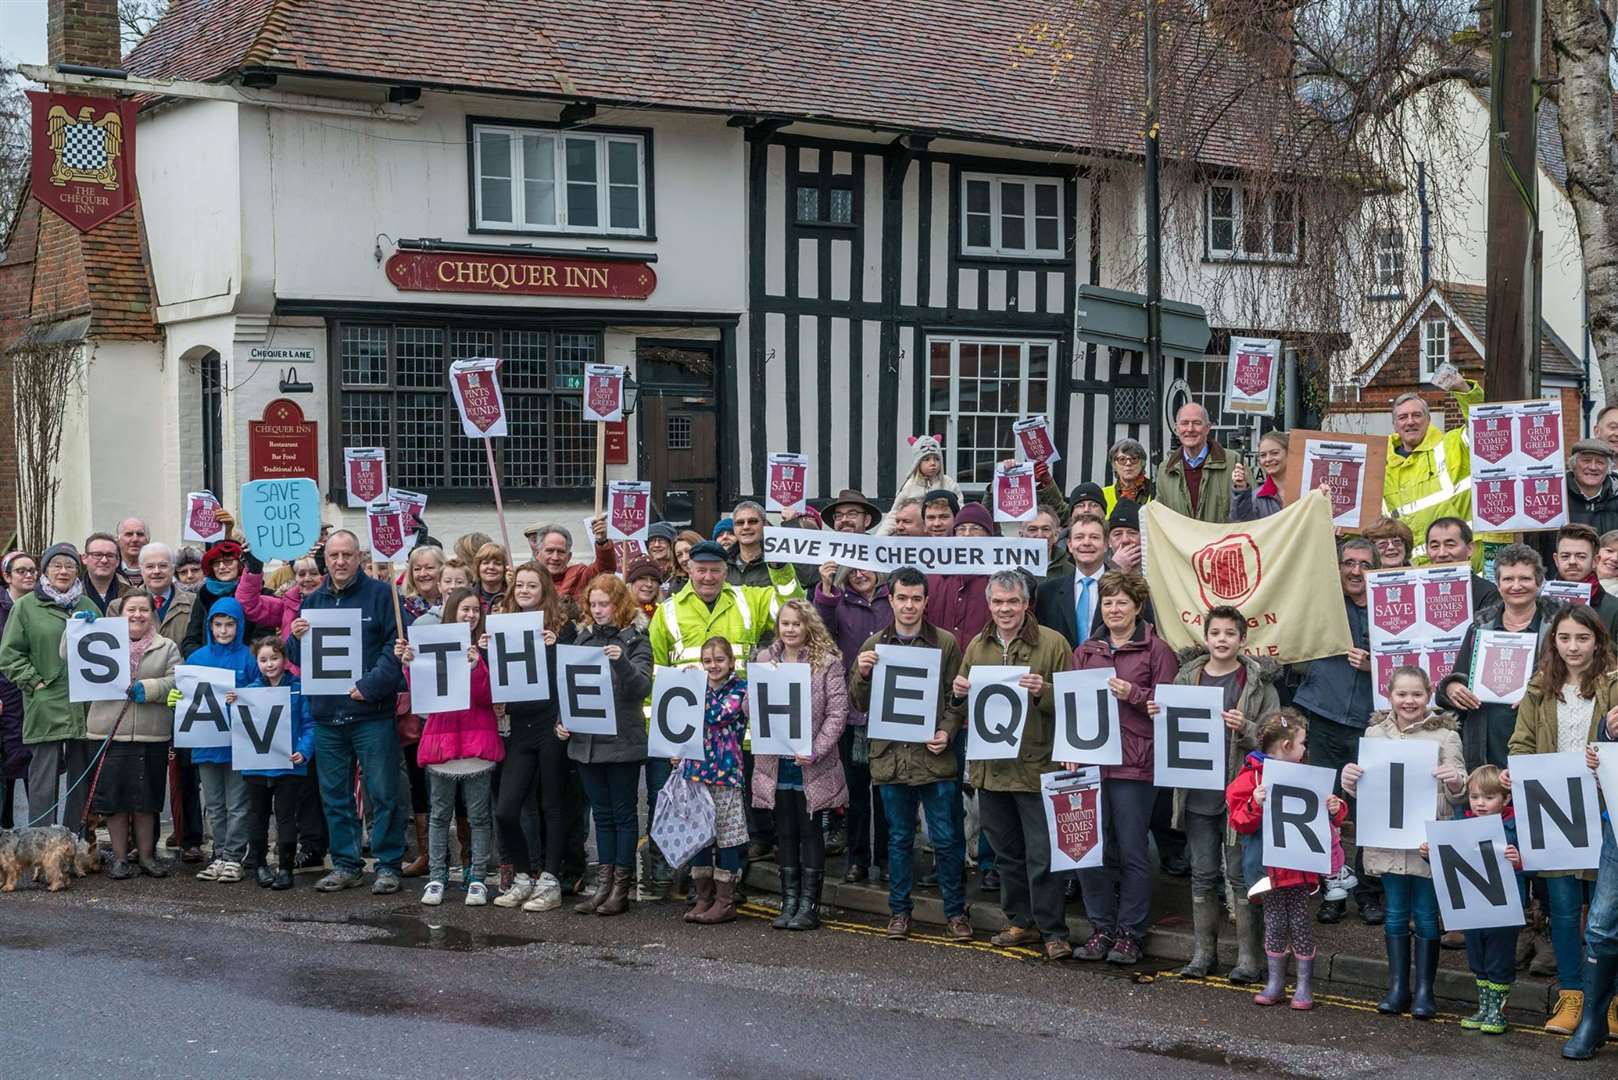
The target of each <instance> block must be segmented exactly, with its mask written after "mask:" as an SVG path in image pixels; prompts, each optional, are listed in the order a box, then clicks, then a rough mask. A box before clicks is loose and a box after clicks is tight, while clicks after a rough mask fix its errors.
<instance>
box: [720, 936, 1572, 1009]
mask: <svg viewBox="0 0 1618 1080" xmlns="http://www.w3.org/2000/svg"><path fill="white" fill-rule="evenodd" d="M736 910H737V913H738V914H741V915H745V916H747V917H748V918H752V919H774V918H775V917H776V916H777V915H779V914H780V912H779V911H777V910H775V909H773V908H767V907H764V906H762V905H760V904H743V905H741V906H740V907H738V908H737V909H736ZM820 925H821V926H823V927H825V928H826V929H827V930H835V931H837V932H839V933H843V934H855V935H858V936H860V937H878V938H884V939H885V938H887V936H888V935H887V932H886V931H885V930H882V929H880V928H878V927H875V926H871V925H869V924H866V923H857V922H849V921H847V920H846V919H827V918H822V919H821V921H820ZM906 940H908V941H916V942H921V943H923V944H927V945H942V946H945V947H946V948H951V949H967V950H970V951H972V952H980V953H988V954H990V955H991V956H1002V957H1007V958H1011V959H1032V960H1037V959H1040V956H1041V954H1040V952H1039V950H1037V949H1031V948H1027V947H1025V946H1021V945H1019V946H1015V947H1013V948H1009V949H1002V948H1000V947H998V946H995V945H991V944H989V943H988V942H987V941H956V940H955V939H954V938H950V937H946V936H944V935H942V934H936V933H923V932H918V931H916V930H914V929H912V930H911V932H910V936H909V937H908V938H907V939H906ZM1159 980H1162V981H1164V982H1172V983H1176V984H1178V985H1180V986H1188V987H1202V988H1205V989H1209V990H1225V991H1230V992H1233V993H1237V994H1246V995H1248V996H1249V997H1251V996H1252V994H1253V992H1254V987H1253V986H1250V985H1243V984H1241V983H1233V982H1231V981H1230V980H1229V979H1225V978H1222V977H1220V976H1217V975H1210V976H1208V977H1206V978H1202V979H1187V978H1184V977H1182V976H1181V975H1180V973H1179V972H1177V971H1163V972H1159V973H1157V974H1147V973H1144V972H1143V973H1140V974H1137V975H1136V976H1135V981H1136V982H1137V983H1150V982H1157V981H1159ZM1315 1004H1316V1005H1329V1006H1332V1007H1335V1008H1339V1009H1350V1010H1353V1011H1354V1012H1362V1013H1373V1014H1376V1015H1381V1014H1380V1013H1377V1010H1376V1006H1375V1005H1373V1004H1371V1003H1370V1002H1366V1001H1361V1000H1359V999H1357V998H1351V997H1344V996H1343V995H1341V994H1319V993H1317V994H1316V995H1315ZM1399 1019H1402V1020H1405V1021H1407V1022H1410V1023H1423V1024H1454V1025H1457V1026H1458V1025H1459V1024H1460V1022H1461V1017H1460V1016H1459V1015H1454V1014H1448V1013H1443V1014H1440V1015H1438V1016H1436V1017H1434V1018H1433V1019H1431V1020H1421V1021H1416V1020H1412V1019H1411V1018H1410V1017H1409V1016H1401V1017H1399ZM1507 1030H1509V1031H1515V1032H1518V1033H1520V1034H1524V1035H1539V1036H1542V1037H1547V1038H1555V1039H1563V1038H1566V1036H1565V1035H1556V1034H1553V1033H1552V1032H1549V1031H1546V1030H1544V1029H1543V1028H1539V1027H1534V1026H1532V1025H1529V1024H1509V1025H1507Z"/></svg>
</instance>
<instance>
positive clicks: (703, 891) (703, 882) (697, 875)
mask: <svg viewBox="0 0 1618 1080" xmlns="http://www.w3.org/2000/svg"><path fill="white" fill-rule="evenodd" d="M713 875H714V870H713V867H711V866H698V867H694V868H693V869H692V871H691V884H692V885H693V886H694V887H695V889H696V893H697V903H696V906H695V907H693V908H692V909H691V910H690V911H688V912H686V913H685V921H686V922H688V923H700V922H701V921H702V917H703V916H704V915H706V914H707V913H708V909H709V908H711V907H713V898H714V883H713Z"/></svg>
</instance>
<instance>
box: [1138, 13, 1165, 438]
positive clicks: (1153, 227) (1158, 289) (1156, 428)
mask: <svg viewBox="0 0 1618 1080" xmlns="http://www.w3.org/2000/svg"><path fill="white" fill-rule="evenodd" d="M1145 4H1146V20H1145V31H1146V34H1145V36H1146V115H1145V117H1144V118H1143V119H1144V123H1145V138H1146V146H1145V152H1146V386H1147V391H1148V393H1149V394H1150V396H1151V399H1152V422H1151V426H1150V427H1149V429H1148V431H1149V434H1150V436H1151V452H1152V453H1153V454H1155V455H1161V454H1164V453H1166V452H1167V450H1168V441H1167V439H1166V437H1165V434H1164V430H1163V428H1164V424H1163V405H1164V402H1163V381H1164V380H1163V374H1164V373H1163V232H1162V225H1163V220H1162V219H1163V214H1162V207H1161V206H1160V205H1159V193H1158V181H1157V137H1158V120H1157V4H1158V0H1145Z"/></svg>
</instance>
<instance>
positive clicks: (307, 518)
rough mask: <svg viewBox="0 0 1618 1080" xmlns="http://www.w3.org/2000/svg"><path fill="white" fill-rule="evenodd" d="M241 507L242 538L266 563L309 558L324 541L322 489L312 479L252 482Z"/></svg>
mask: <svg viewBox="0 0 1618 1080" xmlns="http://www.w3.org/2000/svg"><path fill="white" fill-rule="evenodd" d="M241 508H242V509H241V526H242V535H243V536H245V537H247V542H248V544H250V545H251V546H252V549H253V554H254V555H256V556H258V557H259V558H260V559H263V560H264V561H266V562H268V561H269V560H271V559H296V558H299V557H300V556H303V555H307V554H308V553H309V549H310V548H312V547H314V546H315V541H316V540H318V539H320V488H319V487H317V486H316V485H315V482H314V481H313V480H310V479H309V478H308V477H301V476H300V477H296V478H293V479H289V480H251V481H249V482H247V483H245V484H243V485H242V502H241Z"/></svg>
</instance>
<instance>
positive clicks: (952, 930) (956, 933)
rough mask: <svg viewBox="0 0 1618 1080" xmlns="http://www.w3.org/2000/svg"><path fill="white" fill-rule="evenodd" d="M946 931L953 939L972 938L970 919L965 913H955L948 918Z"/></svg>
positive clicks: (964, 939)
mask: <svg viewBox="0 0 1618 1080" xmlns="http://www.w3.org/2000/svg"><path fill="white" fill-rule="evenodd" d="M947 929H948V932H949V936H950V939H951V940H953V941H971V940H972V920H971V919H969V918H967V917H966V916H965V915H955V916H953V917H951V919H950V920H949V926H948V928H947Z"/></svg>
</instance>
